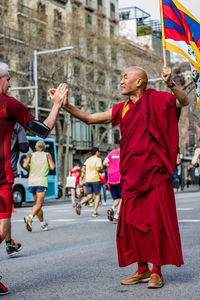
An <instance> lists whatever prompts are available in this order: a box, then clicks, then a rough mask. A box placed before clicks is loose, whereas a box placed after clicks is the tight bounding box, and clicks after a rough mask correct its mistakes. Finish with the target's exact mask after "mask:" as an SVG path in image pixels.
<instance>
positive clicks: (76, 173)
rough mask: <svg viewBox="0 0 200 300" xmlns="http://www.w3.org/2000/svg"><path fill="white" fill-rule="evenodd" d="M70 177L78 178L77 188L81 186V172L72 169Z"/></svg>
mask: <svg viewBox="0 0 200 300" xmlns="http://www.w3.org/2000/svg"><path fill="white" fill-rule="evenodd" d="M70 176H74V177H76V186H77V185H79V181H80V178H81V172H80V171H79V170H74V171H73V169H71V170H70Z"/></svg>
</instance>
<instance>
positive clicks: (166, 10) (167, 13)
mask: <svg viewBox="0 0 200 300" xmlns="http://www.w3.org/2000/svg"><path fill="white" fill-rule="evenodd" d="M163 16H164V18H166V19H168V20H170V21H172V22H173V23H175V24H176V25H178V26H180V27H182V24H181V22H180V20H179V18H178V16H177V14H176V13H175V11H174V10H173V8H172V7H171V6H169V5H166V4H163Z"/></svg>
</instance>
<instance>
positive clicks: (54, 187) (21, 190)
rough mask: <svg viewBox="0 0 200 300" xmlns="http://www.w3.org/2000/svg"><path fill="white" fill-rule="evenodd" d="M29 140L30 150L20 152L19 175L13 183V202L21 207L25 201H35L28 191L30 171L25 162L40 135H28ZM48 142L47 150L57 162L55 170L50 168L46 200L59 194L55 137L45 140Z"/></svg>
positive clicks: (33, 149)
mask: <svg viewBox="0 0 200 300" xmlns="http://www.w3.org/2000/svg"><path fill="white" fill-rule="evenodd" d="M27 139H28V141H29V151H28V152H27V153H20V155H19V160H18V163H17V176H16V177H15V182H14V184H13V202H14V205H15V207H20V206H21V205H22V203H23V202H33V201H34V199H33V195H32V194H31V193H29V191H28V171H27V170H25V169H24V168H23V162H24V159H25V158H26V156H27V154H28V153H32V152H34V151H35V144H36V142H37V141H38V140H42V139H40V138H38V137H34V136H27ZM44 142H45V144H46V152H49V153H50V154H51V156H52V158H53V161H54V163H55V170H50V171H49V175H48V177H47V178H48V188H47V191H46V194H45V200H48V199H55V198H57V196H58V166H57V153H56V143H55V140H54V139H53V138H47V139H45V140H44Z"/></svg>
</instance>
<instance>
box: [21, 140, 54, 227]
mask: <svg viewBox="0 0 200 300" xmlns="http://www.w3.org/2000/svg"><path fill="white" fill-rule="evenodd" d="M35 150H36V152H33V153H32V154H28V155H27V157H26V159H25V161H24V163H23V168H24V169H27V170H29V177H28V186H29V188H28V190H29V192H30V193H32V194H33V198H34V201H35V204H34V206H33V207H32V211H31V214H30V215H29V216H25V217H24V223H25V228H26V229H27V230H28V231H29V232H31V231H32V224H33V219H34V217H35V216H37V217H38V219H39V221H40V224H41V228H42V230H43V231H47V230H48V222H47V221H44V214H43V210H42V206H43V203H44V198H45V193H46V190H47V188H48V180H47V175H48V174H49V170H54V169H55V164H54V161H53V159H52V157H51V154H50V153H47V152H45V150H46V145H45V142H44V141H37V143H36V145H35Z"/></svg>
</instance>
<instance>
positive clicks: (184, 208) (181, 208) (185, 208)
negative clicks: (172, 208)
mask: <svg viewBox="0 0 200 300" xmlns="http://www.w3.org/2000/svg"><path fill="white" fill-rule="evenodd" d="M177 210H193V208H190V207H179V208H177Z"/></svg>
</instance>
